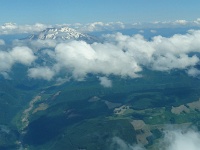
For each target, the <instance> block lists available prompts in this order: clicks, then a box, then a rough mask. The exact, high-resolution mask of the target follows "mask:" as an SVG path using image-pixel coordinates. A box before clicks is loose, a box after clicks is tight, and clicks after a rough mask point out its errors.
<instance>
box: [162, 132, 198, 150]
mask: <svg viewBox="0 0 200 150" xmlns="http://www.w3.org/2000/svg"><path fill="white" fill-rule="evenodd" d="M163 146H164V148H165V149H166V150H199V147H200V134H199V133H198V132H196V131H194V130H189V131H184V130H171V131H166V132H165V136H164V139H163V143H162V146H161V148H160V149H162V148H163Z"/></svg>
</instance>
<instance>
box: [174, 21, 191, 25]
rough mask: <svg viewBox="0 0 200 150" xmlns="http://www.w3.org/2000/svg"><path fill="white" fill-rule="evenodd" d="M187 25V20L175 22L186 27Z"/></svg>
mask: <svg viewBox="0 0 200 150" xmlns="http://www.w3.org/2000/svg"><path fill="white" fill-rule="evenodd" d="M187 23H188V21H186V20H176V21H175V22H174V24H180V25H186V24H187Z"/></svg>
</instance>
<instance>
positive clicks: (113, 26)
mask: <svg viewBox="0 0 200 150" xmlns="http://www.w3.org/2000/svg"><path fill="white" fill-rule="evenodd" d="M73 26H75V28H76V29H78V30H80V31H83V32H95V31H105V30H119V29H124V28H128V27H130V26H131V25H127V24H125V23H123V22H108V23H104V22H93V23H88V24H85V25H82V24H75V25H73ZM132 27H133V26H132Z"/></svg>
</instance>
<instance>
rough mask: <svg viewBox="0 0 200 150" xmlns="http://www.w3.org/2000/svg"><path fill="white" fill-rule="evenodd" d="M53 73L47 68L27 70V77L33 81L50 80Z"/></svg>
mask: <svg viewBox="0 0 200 150" xmlns="http://www.w3.org/2000/svg"><path fill="white" fill-rule="evenodd" d="M54 74H55V72H54V71H53V70H51V69H50V68H48V67H37V68H31V69H29V70H28V76H29V77H30V78H34V79H45V80H48V81H49V80H51V79H52V78H53V76H54Z"/></svg>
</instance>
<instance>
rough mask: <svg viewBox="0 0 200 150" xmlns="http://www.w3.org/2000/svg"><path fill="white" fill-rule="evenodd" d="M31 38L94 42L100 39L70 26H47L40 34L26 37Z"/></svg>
mask: <svg viewBox="0 0 200 150" xmlns="http://www.w3.org/2000/svg"><path fill="white" fill-rule="evenodd" d="M25 39H29V40H38V39H40V40H47V39H51V40H83V41H86V42H88V43H93V42H95V41H98V39H97V38H96V37H94V36H91V35H88V34H84V33H81V32H78V31H77V30H75V29H72V28H69V27H60V28H55V27H54V28H47V29H45V30H43V31H41V32H39V33H38V34H32V35H30V36H29V37H27V38H25Z"/></svg>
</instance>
